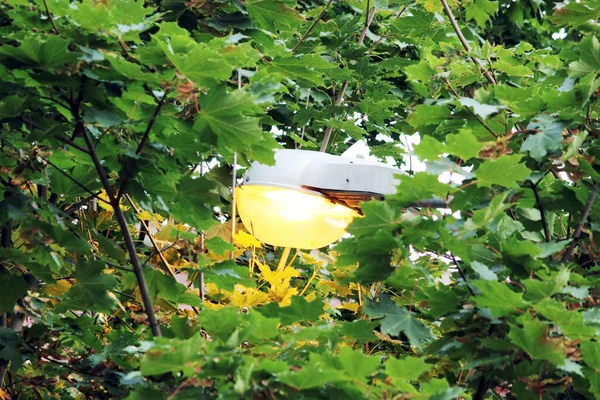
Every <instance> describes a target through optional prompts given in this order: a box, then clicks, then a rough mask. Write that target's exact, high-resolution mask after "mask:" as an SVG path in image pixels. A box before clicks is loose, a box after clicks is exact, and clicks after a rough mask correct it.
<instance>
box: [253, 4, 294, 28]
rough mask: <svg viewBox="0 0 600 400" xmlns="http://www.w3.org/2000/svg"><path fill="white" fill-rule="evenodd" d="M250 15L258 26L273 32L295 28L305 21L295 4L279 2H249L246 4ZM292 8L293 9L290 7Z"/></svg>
mask: <svg viewBox="0 0 600 400" xmlns="http://www.w3.org/2000/svg"><path fill="white" fill-rule="evenodd" d="M244 5H245V6H246V10H248V15H250V18H251V19H252V20H253V21H254V22H256V24H257V25H258V26H260V27H261V28H263V29H266V30H268V31H271V32H277V31H278V30H280V29H283V28H295V27H297V26H298V25H300V24H301V23H302V21H304V18H303V17H302V16H301V15H300V13H299V12H298V11H296V10H295V9H294V8H293V6H294V5H295V3H293V2H283V1H277V0H249V1H246V2H245V3H244ZM290 6H291V7H290Z"/></svg>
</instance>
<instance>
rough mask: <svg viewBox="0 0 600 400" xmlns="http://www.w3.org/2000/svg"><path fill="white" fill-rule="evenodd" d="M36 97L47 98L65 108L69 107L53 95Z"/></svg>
mask: <svg viewBox="0 0 600 400" xmlns="http://www.w3.org/2000/svg"><path fill="white" fill-rule="evenodd" d="M38 97H39V98H40V99H44V100H49V101H51V102H53V103H55V104H58V105H59V106H61V107H63V108H66V109H67V110H68V109H69V106H68V105H66V104H63V103H61V102H60V101H58V100H56V99H55V98H54V97H48V96H38Z"/></svg>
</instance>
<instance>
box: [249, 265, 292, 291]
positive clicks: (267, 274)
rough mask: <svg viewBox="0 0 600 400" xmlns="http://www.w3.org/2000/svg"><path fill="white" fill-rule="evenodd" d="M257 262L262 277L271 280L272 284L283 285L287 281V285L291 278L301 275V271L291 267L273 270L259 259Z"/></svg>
mask: <svg viewBox="0 0 600 400" xmlns="http://www.w3.org/2000/svg"><path fill="white" fill-rule="evenodd" d="M256 264H258V269H260V274H261V277H262V278H263V279H264V280H265V281H267V282H269V284H270V285H271V286H281V285H283V284H285V282H286V281H287V284H286V285H285V286H287V285H289V282H290V279H291V278H293V277H296V276H300V271H298V270H297V269H294V268H291V267H288V268H284V269H283V270H282V271H272V270H271V268H270V267H269V266H268V265H266V264H263V263H261V262H260V261H258V260H256Z"/></svg>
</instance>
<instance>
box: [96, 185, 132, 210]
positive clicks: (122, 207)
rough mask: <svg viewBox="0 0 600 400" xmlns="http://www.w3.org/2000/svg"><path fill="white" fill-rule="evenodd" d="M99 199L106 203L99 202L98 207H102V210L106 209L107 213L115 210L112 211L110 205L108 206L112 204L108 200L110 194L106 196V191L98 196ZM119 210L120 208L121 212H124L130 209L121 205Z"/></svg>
mask: <svg viewBox="0 0 600 400" xmlns="http://www.w3.org/2000/svg"><path fill="white" fill-rule="evenodd" d="M98 198H99V199H102V200H104V201H99V202H98V206H100V208H103V209H105V210H106V211H112V210H113V209H112V207H111V206H110V204H108V203H110V202H109V200H108V194H106V190H102V193H100V194H99V195H98ZM119 208H120V209H121V210H123V211H127V210H129V207H127V206H126V205H124V204H119Z"/></svg>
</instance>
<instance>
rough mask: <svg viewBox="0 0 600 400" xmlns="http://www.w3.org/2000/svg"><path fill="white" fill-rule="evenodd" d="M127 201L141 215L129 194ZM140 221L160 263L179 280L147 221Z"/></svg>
mask: <svg viewBox="0 0 600 400" xmlns="http://www.w3.org/2000/svg"><path fill="white" fill-rule="evenodd" d="M125 199H127V201H128V202H129V204H130V205H131V208H133V209H134V211H135V213H136V215H137V214H139V212H140V210H139V209H138V208H137V206H136V205H135V203H134V202H133V200H131V197H129V195H128V194H125ZM138 221H140V224H141V226H142V227H143V228H144V229H145V230H146V234H147V235H148V239H150V242H151V243H152V247H154V251H155V252H156V254H158V258H160V261H161V262H162V263H163V265H164V266H165V268H166V270H167V272H168V273H169V275H171V278H173V279H175V280H177V277H176V276H175V271H173V267H171V264H169V262H168V261H167V258H166V257H165V255H164V254H163V251H162V250H161V248H160V246H159V245H158V243H157V242H156V239H154V235H152V232H150V227H149V226H148V225H147V224H146V221H144V220H143V219H141V218H138ZM192 310H194V312H195V313H196V314H198V312H199V311H198V309H197V308H196V307H194V306H192Z"/></svg>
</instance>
